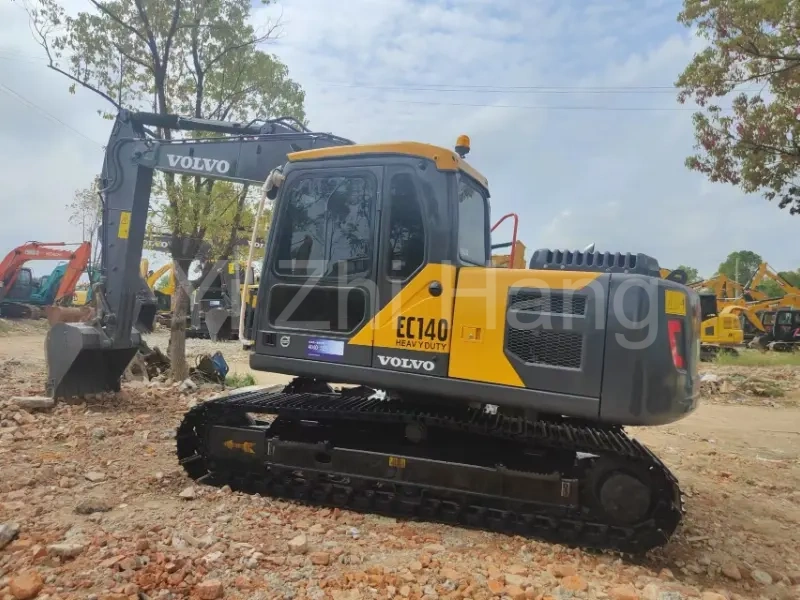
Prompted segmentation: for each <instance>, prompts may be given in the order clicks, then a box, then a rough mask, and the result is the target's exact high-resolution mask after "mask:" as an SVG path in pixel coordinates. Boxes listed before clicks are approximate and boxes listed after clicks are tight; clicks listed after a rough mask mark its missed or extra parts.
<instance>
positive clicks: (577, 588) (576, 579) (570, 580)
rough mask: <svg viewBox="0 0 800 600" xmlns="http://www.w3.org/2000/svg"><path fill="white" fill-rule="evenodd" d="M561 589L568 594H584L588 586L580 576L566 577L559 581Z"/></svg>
mask: <svg viewBox="0 0 800 600" xmlns="http://www.w3.org/2000/svg"><path fill="white" fill-rule="evenodd" d="M561 587H563V588H564V589H566V590H569V591H570V592H585V591H586V590H587V589H589V584H588V583H587V582H586V580H585V579H584V578H583V577H581V576H580V575H567V576H566V577H564V578H563V579H562V580H561Z"/></svg>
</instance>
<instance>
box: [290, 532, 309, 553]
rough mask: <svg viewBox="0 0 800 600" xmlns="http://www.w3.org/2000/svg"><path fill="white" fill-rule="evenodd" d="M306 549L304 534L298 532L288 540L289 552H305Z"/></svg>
mask: <svg viewBox="0 0 800 600" xmlns="http://www.w3.org/2000/svg"><path fill="white" fill-rule="evenodd" d="M307 551H308V539H307V538H306V536H305V534H302V533H301V534H300V535H298V536H296V537H294V538H292V539H291V540H289V552H291V553H292V554H305V553H306V552H307Z"/></svg>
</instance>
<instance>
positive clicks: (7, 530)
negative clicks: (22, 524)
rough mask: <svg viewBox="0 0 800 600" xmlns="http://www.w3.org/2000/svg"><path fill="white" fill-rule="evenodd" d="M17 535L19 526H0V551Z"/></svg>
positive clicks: (8, 524)
mask: <svg viewBox="0 0 800 600" xmlns="http://www.w3.org/2000/svg"><path fill="white" fill-rule="evenodd" d="M17 535H19V525H17V524H16V523H3V524H2V525H0V550H2V549H3V548H5V547H6V546H8V544H10V543H11V541H12V540H13V539H14V538H16V537H17Z"/></svg>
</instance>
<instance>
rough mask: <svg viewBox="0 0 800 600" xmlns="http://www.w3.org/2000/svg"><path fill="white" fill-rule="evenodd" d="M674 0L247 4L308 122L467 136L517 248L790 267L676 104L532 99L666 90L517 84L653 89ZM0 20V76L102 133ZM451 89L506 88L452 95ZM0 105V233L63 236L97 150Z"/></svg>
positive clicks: (14, 21)
mask: <svg viewBox="0 0 800 600" xmlns="http://www.w3.org/2000/svg"><path fill="white" fill-rule="evenodd" d="M70 5H71V6H73V7H74V6H80V7H83V6H84V5H83V3H79V2H77V0H70ZM678 8H679V6H678V4H677V3H675V2H672V1H667V0H648V1H647V2H643V1H642V0H627V1H623V0H583V1H582V2H559V1H557V0H550V1H549V2H537V3H532V2H516V1H514V0H459V1H458V2H455V1H454V0H427V1H422V0H348V2H330V0H284V1H283V2H282V3H281V6H280V7H274V6H273V7H266V8H261V7H259V8H258V9H257V10H256V13H255V15H254V22H262V21H263V20H264V19H265V18H266V17H268V16H276V15H278V14H279V13H281V12H282V15H283V20H284V23H285V28H284V35H283V37H282V38H281V39H280V40H279V41H277V42H274V43H272V44H270V45H268V46H267V47H266V49H267V50H268V51H270V52H274V53H275V54H276V55H278V56H279V57H280V58H281V59H282V60H283V61H284V62H286V63H287V65H288V66H289V68H290V72H291V73H292V75H293V76H294V77H295V78H296V79H297V80H298V81H300V82H301V84H302V85H303V87H304V88H305V89H306V91H307V112H308V116H309V118H310V121H311V126H312V127H313V128H314V129H318V130H322V131H331V132H334V133H337V134H339V135H343V136H346V137H350V138H352V139H354V140H356V141H362V142H369V141H377V140H398V139H416V140H419V141H426V142H431V143H437V144H440V145H444V146H448V147H450V146H452V145H453V143H454V142H455V139H456V137H457V136H458V135H459V134H461V133H467V134H469V135H470V137H471V139H472V153H471V154H470V156H469V159H470V161H471V163H472V164H473V165H474V166H475V167H477V168H478V169H479V170H481V171H482V172H483V173H484V174H485V175H486V176H487V177H488V178H489V182H490V186H491V189H492V197H493V214H494V215H495V216H497V217H499V216H500V215H502V214H504V213H506V212H509V211H514V212H517V213H518V214H519V215H520V218H521V237H522V240H523V241H524V242H525V244H526V245H527V246H528V247H529V248H530V249H531V251H532V250H534V249H536V248H539V247H545V246H553V247H559V248H564V247H571V248H581V247H583V246H585V245H587V244H588V243H590V242H596V243H597V246H598V249H607V250H610V251H632V252H645V253H648V254H651V255H654V256H655V257H656V258H658V259H659V261H660V262H661V264H662V265H664V266H668V267H669V266H676V265H677V264H679V263H688V264H692V265H694V266H697V267H698V268H700V270H701V273H704V274H707V275H708V274H710V273H711V272H712V271H713V270H714V268H715V267H716V265H717V264H718V263H719V262H721V261H722V260H723V259H724V257H725V255H727V254H728V253H729V252H731V251H733V250H737V249H742V248H748V249H753V250H755V251H757V252H759V253H760V254H762V255H763V256H764V257H765V258H766V259H767V260H769V261H770V263H771V264H772V265H773V266H774V267H775V268H778V269H789V268H797V267H798V266H800V247H798V246H797V245H796V244H792V243H791V242H790V241H789V240H791V239H793V238H792V233H793V230H791V231H790V228H793V226H794V228H796V224H797V223H798V222H800V221H798V220H797V217H790V216H789V214H788V212H787V211H781V210H778V208H777V207H776V206H775V205H774V204H769V203H767V202H766V201H765V200H762V199H761V198H760V197H757V196H756V197H745V196H744V195H743V194H741V192H739V191H738V190H736V189H735V188H733V187H730V186H723V185H712V184H709V183H708V182H706V181H705V180H704V178H703V177H701V176H700V175H698V174H695V173H691V172H689V171H688V170H687V169H686V168H685V167H684V165H683V161H684V158H685V156H687V155H688V154H690V153H691V151H692V143H693V137H692V126H691V112H686V111H664V112H656V111H597V110H577V109H576V110H553V109H551V110H545V109H543V108H542V107H551V108H552V107H563V106H573V107H588V106H616V107H668V108H681V107H680V105H678V104H677V102H676V100H675V94H674V93H673V92H671V91H668V92H667V93H638V94H635V93H628V94H624V95H612V94H608V93H597V90H595V93H585V94H580V95H577V94H575V93H569V94H563V93H562V94H557V93H531V92H532V90H530V89H528V90H522V89H520V88H521V87H524V86H528V87H531V86H594V87H597V86H669V85H671V84H672V83H673V82H674V80H675V79H676V77H677V75H678V73H679V72H680V71H681V69H682V68H683V66H684V65H685V64H686V62H687V61H688V60H689V59H690V58H691V56H692V54H693V53H694V52H696V51H697V50H698V49H699V48H700V47H701V43H700V41H699V40H698V39H697V38H695V37H694V36H693V35H692V34H691V32H689V31H685V30H683V29H682V28H680V26H679V25H678V24H677V23H676V20H675V17H676V11H677V10H678ZM0 23H1V25H0V40H2V42H0V81H2V82H3V83H5V84H6V85H7V86H9V87H11V88H12V89H14V90H16V91H17V92H19V93H20V94H23V95H24V96H25V97H27V98H28V99H30V100H31V101H33V102H35V103H36V104H37V105H39V106H41V107H42V108H44V109H46V110H47V111H48V112H50V113H52V114H53V115H56V116H57V117H58V118H59V119H61V120H62V121H64V122H65V123H67V124H69V125H71V126H72V127H74V128H76V129H78V130H79V131H81V132H83V133H84V134H85V135H86V136H87V137H89V138H91V139H93V140H95V141H97V142H100V143H102V142H104V140H105V138H106V137H107V134H108V122H105V121H102V120H100V119H99V118H98V117H97V116H96V114H95V110H96V109H97V108H98V107H100V106H102V103H101V102H99V101H98V100H97V99H96V98H94V97H92V96H91V94H88V93H85V92H79V93H78V94H77V95H76V96H70V95H68V94H67V91H66V88H67V83H66V81H65V80H64V79H63V78H61V77H60V76H58V75H57V74H54V73H52V72H48V71H47V69H46V68H45V67H44V63H43V62H42V61H41V60H38V59H36V58H32V57H36V56H41V54H40V50H39V48H38V47H37V46H36V45H35V43H34V42H33V40H32V38H31V36H30V33H29V32H28V29H27V21H26V16H25V14H24V13H23V12H22V11H21V10H20V9H19V8H18V7H17V5H15V4H14V3H4V4H2V5H0ZM14 55H16V56H17V58H14V57H13V56H14ZM430 86H437V87H438V88H439V89H438V90H436V91H431V90H430ZM448 86H449V87H448ZM463 86H494V87H495V88H497V87H498V86H506V87H509V88H510V87H511V86H514V87H516V88H517V89H506V90H505V91H504V92H502V93H497V91H494V92H491V90H486V89H483V90H479V89H474V88H473V89H471V90H470V91H453V89H454V88H457V87H460V88H461V89H462V90H463V89H464V88H463ZM421 87H426V88H428V89H426V90H423V89H419V88H421ZM415 88H416V89H415ZM513 107H517V108H513ZM533 107H539V108H533ZM0 110H2V111H3V113H2V114H3V115H4V119H3V122H4V124H3V127H2V130H0V164H2V165H3V166H2V167H0V168H2V180H3V182H4V205H5V206H8V205H13V206H14V210H12V211H10V214H8V216H7V217H6V218H5V219H4V220H3V222H2V223H0V246H2V247H3V248H11V247H13V246H14V245H16V244H18V243H20V242H22V241H24V240H26V239H30V238H45V237H47V238H51V239H63V238H69V237H70V236H72V237H74V236H75V235H76V233H77V232H76V230H75V229H74V228H71V227H70V226H69V225H68V224H67V223H66V216H65V215H64V213H63V211H62V210H61V208H62V207H63V205H64V204H65V203H66V202H67V201H68V200H69V198H70V196H71V195H72V192H73V191H74V190H75V189H76V188H78V187H80V186H83V185H85V184H86V183H87V182H88V181H89V180H90V179H91V177H92V175H93V174H94V173H95V172H96V171H97V170H98V169H99V167H100V165H101V161H102V153H101V151H100V149H99V148H98V147H97V146H96V145H94V144H93V143H92V142H89V141H87V140H86V139H84V138H82V137H80V136H79V135H77V134H76V133H74V132H73V131H70V130H69V129H67V128H66V127H64V126H62V125H60V124H57V123H53V122H51V121H50V120H48V119H47V118H45V117H43V116H41V115H40V114H38V113H37V112H36V111H35V110H33V109H31V108H30V107H28V106H25V104H24V103H23V102H21V101H20V100H19V99H17V98H14V97H12V96H9V95H8V94H7V93H3V92H2V91H0Z"/></svg>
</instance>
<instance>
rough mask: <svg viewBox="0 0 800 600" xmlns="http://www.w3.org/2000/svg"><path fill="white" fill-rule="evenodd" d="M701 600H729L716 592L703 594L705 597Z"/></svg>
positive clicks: (701, 597)
mask: <svg viewBox="0 0 800 600" xmlns="http://www.w3.org/2000/svg"><path fill="white" fill-rule="evenodd" d="M700 600H728V599H727V598H726V597H725V596H723V595H722V594H718V593H716V592H703V595H702V596H700Z"/></svg>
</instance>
